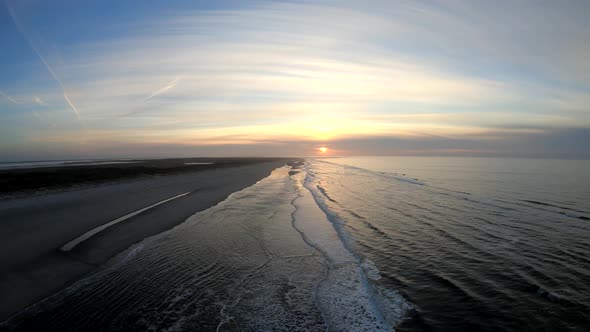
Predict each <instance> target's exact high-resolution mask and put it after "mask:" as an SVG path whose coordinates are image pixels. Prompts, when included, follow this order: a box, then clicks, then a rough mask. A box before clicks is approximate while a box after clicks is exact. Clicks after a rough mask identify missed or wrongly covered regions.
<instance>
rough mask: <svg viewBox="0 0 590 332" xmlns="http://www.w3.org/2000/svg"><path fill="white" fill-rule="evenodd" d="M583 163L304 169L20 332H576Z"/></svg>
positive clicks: (34, 312) (63, 300)
mask: <svg viewBox="0 0 590 332" xmlns="http://www.w3.org/2000/svg"><path fill="white" fill-rule="evenodd" d="M588 169H590V165H589V163H588V161H554V160H525V159H476V158H473V159H472V158H400V157H388V158H382V157H362V158H360V157H359V158H339V159H308V160H307V161H306V163H305V164H304V165H302V166H300V167H296V168H294V169H292V168H290V167H288V166H285V167H283V168H279V169H277V170H275V171H274V172H273V173H272V174H271V176H269V177H267V178H265V179H263V180H261V181H260V182H258V183H257V184H255V185H254V186H252V187H249V188H246V189H244V190H242V191H239V192H236V193H234V194H232V195H230V196H229V197H228V198H227V199H226V200H225V201H223V202H221V203H220V204H218V205H216V206H214V207H212V208H210V209H207V210H205V211H202V212H199V213H196V214H195V215H193V216H192V217H191V218H189V219H188V220H187V221H186V222H185V223H183V224H181V225H179V226H177V227H176V228H174V229H172V230H170V231H168V232H165V233H162V234H160V235H157V236H154V237H151V238H148V239H146V240H144V241H142V242H141V243H139V244H137V245H135V246H133V247H132V248H130V249H129V250H127V251H125V252H123V253H121V254H120V255H119V256H118V257H116V258H114V259H113V260H111V261H110V262H109V263H108V264H107V265H106V266H103V267H101V268H99V271H98V272H97V273H95V274H94V275H92V276H91V277H88V278H86V279H84V280H82V281H80V282H78V283H76V284H74V285H72V286H71V287H69V288H67V289H65V290H63V291H62V292H60V293H58V294H56V295H54V296H52V297H50V298H48V299H46V300H45V301H42V302H41V303H39V304H37V305H35V306H32V307H30V308H29V309H27V310H26V311H24V312H22V313H21V314H19V315H17V316H15V317H13V318H12V319H11V320H9V321H8V322H6V323H5V325H4V326H3V327H4V328H7V329H16V330H19V329H20V330H26V329H31V328H33V329H35V328H36V329H39V328H42V329H43V330H47V329H53V330H65V329H67V330H72V329H79V330H88V329H94V330H96V329H103V330H157V331H162V330H170V331H172V330H219V331H224V330H242V331H244V330H245V331H265V330H285V331H287V330H310V331H325V330H332V331H343V330H349V331H358V330H366V331H378V330H391V329H396V330H402V331H414V330H417V331H419V330H435V331H436V330H440V331H444V330H465V331H467V330H471V331H477V330H482V331H485V330H489V331H492V330H493V331H502V330H507V331H519V330H547V331H550V330H551V331H553V330H572V331H575V330H580V331H581V330H584V329H586V328H588V327H589V326H590V314H589V312H590V292H589V290H588V287H587V284H588V283H587V280H590V259H589V258H588V257H589V256H588V254H589V253H590V246H589V241H588V239H589V238H590V224H589V222H590V221H589V218H590V213H589V211H590V207H589V206H588V202H589V201H590V200H589V199H588V198H590V181H589V176H588V172H587V170H588Z"/></svg>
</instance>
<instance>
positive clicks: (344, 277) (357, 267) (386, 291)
mask: <svg viewBox="0 0 590 332" xmlns="http://www.w3.org/2000/svg"><path fill="white" fill-rule="evenodd" d="M310 168H311V167H310V165H309V164H306V166H305V168H304V170H305V175H304V176H305V177H304V178H303V179H302V186H303V189H306V190H307V191H308V192H309V193H310V194H311V197H310V198H311V199H312V200H313V202H315V205H316V206H317V207H318V208H319V209H320V211H322V212H323V214H324V216H325V217H326V218H327V221H329V223H330V224H331V225H332V227H333V228H334V230H335V231H336V233H337V235H338V239H339V240H338V241H339V242H340V243H341V245H342V246H343V247H342V248H343V249H345V250H346V252H347V253H348V254H347V255H346V256H347V259H348V260H350V262H349V263H348V264H344V265H342V264H336V265H335V267H333V271H332V272H333V273H332V275H331V276H330V278H332V279H329V278H328V281H329V282H330V285H329V286H326V287H327V288H328V289H331V288H332V287H334V286H335V285H341V286H340V287H344V288H352V289H357V291H355V292H354V293H356V296H353V297H351V298H350V299H348V300H345V302H346V301H351V300H352V301H354V302H353V304H354V305H352V306H350V308H349V309H350V310H354V311H353V313H354V315H353V316H358V315H359V314H362V312H364V311H361V310H358V309H356V310H355V306H357V308H358V303H359V301H360V299H363V300H365V301H368V303H367V304H366V306H369V307H373V308H374V309H373V310H374V312H373V315H375V318H378V317H380V318H381V319H382V320H383V323H387V324H383V325H382V324H378V325H374V326H373V327H372V328H369V330H381V329H385V330H388V329H390V328H391V327H393V326H396V325H398V324H400V323H401V322H402V321H403V320H404V319H405V318H406V317H407V314H408V313H409V312H410V311H411V310H413V309H414V306H413V305H412V304H410V303H409V302H407V301H406V300H405V299H404V298H403V296H401V294H400V293H399V292H397V291H396V290H393V289H391V288H386V287H383V286H381V285H379V284H378V283H377V282H376V281H378V280H379V279H381V276H380V272H379V270H378V269H377V267H376V266H375V265H374V264H373V263H372V262H371V261H369V260H367V259H365V258H364V257H361V256H359V255H358V253H356V252H355V251H354V250H353V249H352V243H354V241H355V239H354V238H352V237H351V235H350V234H348V233H347V231H346V229H345V228H344V225H345V223H346V222H345V220H343V219H342V218H341V217H340V216H339V215H338V213H336V212H334V211H332V210H330V208H329V206H328V204H327V203H326V201H325V200H327V201H329V202H332V203H334V202H335V201H334V200H333V199H330V196H329V195H328V194H327V192H326V190H321V189H324V188H322V187H321V186H319V185H317V184H316V178H315V177H314V176H313V175H311V174H312V173H311V172H308V170H309V169H310ZM320 188H321V189H320ZM348 212H350V213H351V214H353V215H356V216H357V217H358V218H359V219H360V220H364V218H363V217H361V216H360V215H358V214H356V213H354V212H351V211H348ZM365 222H366V221H365ZM375 230H376V231H379V229H378V228H375ZM332 241H333V240H332ZM335 262H338V261H337V260H336V261H335ZM355 275H356V276H357V277H356V279H360V283H358V284H351V283H350V282H351V280H355ZM359 277H360V278H359ZM359 287H360V288H359ZM330 293H331V294H332V295H331V296H329V297H328V299H329V301H338V302H341V301H342V299H341V298H339V296H338V295H337V294H342V291H338V290H337V289H331V291H330ZM360 294H366V295H365V296H364V297H363V296H361V297H358V295H360ZM332 314H336V313H334V312H332ZM343 319H344V320H343ZM337 321H338V322H339V324H341V325H339V326H337V327H335V330H350V329H351V326H353V325H349V324H351V322H348V321H347V320H346V318H345V317H342V318H339V319H338V320H337ZM343 322H346V324H342V323H343ZM387 325H389V327H387ZM338 327H339V328H338ZM357 327H358V328H353V329H354V330H357V329H361V328H364V329H366V328H367V327H368V326H366V325H365V326H357Z"/></svg>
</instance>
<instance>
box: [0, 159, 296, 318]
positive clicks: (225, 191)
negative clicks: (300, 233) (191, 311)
mask: <svg viewBox="0 0 590 332" xmlns="http://www.w3.org/2000/svg"><path fill="white" fill-rule="evenodd" d="M292 161H293V159H280V158H274V159H264V158H250V159H246V158H242V159H239V158H233V159H230V158H226V159H223V158H221V159H220V158H218V159H214V158H209V159H207V160H202V159H174V160H154V161H137V162H134V163H120V164H100V165H85V166H81V165H75V166H67V167H55V166H53V165H52V166H50V167H39V168H34V169H30V168H29V169H13V170H3V171H2V172H0V173H1V174H0V179H2V180H3V182H4V183H5V184H6V183H14V188H15V189H19V190H13V191H9V190H8V188H9V186H3V187H2V188H3V190H2V191H3V192H2V194H3V198H4V199H2V200H0V220H1V221H2V222H1V223H0V241H1V242H2V243H3V250H2V252H1V253H0V269H1V271H2V273H0V293H2V302H1V304H0V321H3V320H5V319H7V318H9V317H10V316H11V315H13V314H15V313H17V312H19V311H21V310H23V309H24V308H26V307H27V306H29V305H31V304H33V303H36V302H38V301H40V300H42V299H43V298H45V297H47V296H50V295H51V294H53V293H55V292H57V291H59V290H61V289H63V288H64V287H66V286H68V285H70V284H72V283H73V282H75V281H76V280H79V279H80V278H82V277H84V276H86V275H88V274H91V273H92V271H94V270H95V269H96V268H97V267H98V266H100V265H101V264H104V263H105V262H106V261H108V260H109V259H110V258H111V257H113V256H114V255H116V254H117V253H119V252H121V251H123V250H125V249H127V248H128V247H130V246H131V245H132V244H134V243H137V242H140V241H141V240H143V239H144V238H146V237H149V236H152V235H154V234H158V233H161V232H163V231H165V230H168V229H170V228H172V227H174V226H176V225H178V224H179V223H182V222H183V221H185V220H186V219H187V218H188V217H189V216H191V215H193V214H194V213H196V212H198V211H201V210H205V209H207V208H209V207H211V206H213V205H215V204H217V203H219V202H221V201H223V200H224V199H225V198H226V197H227V196H228V195H230V194H231V193H233V192H236V191H239V190H241V189H244V188H246V187H248V186H251V185H253V184H254V183H256V182H257V181H259V180H261V179H263V178H265V177H266V176H268V175H269V174H270V173H271V172H272V170H273V169H276V168H277V167H281V166H283V165H285V164H286V163H288V162H292ZM186 163H189V165H185V164H186ZM68 175H69V176H68ZM18 179H20V180H21V183H25V182H26V183H27V185H23V186H21V188H16V187H17V185H18V182H17V180H18ZM59 179H66V180H63V181H61V182H59V181H58V180H59ZM179 195H181V196H179ZM171 198H174V199H171ZM146 207H150V208H149V209H147V210H144V211H142V209H145V208H146ZM138 211H139V213H137V212H138ZM134 212H135V213H137V214H136V215H132V216H131V217H128V218H127V219H125V220H121V221H120V222H116V223H114V224H113V225H111V226H110V227H107V228H105V229H102V230H100V231H98V232H97V233H95V234H93V235H92V236H90V237H88V238H87V239H84V240H83V241H81V242H80V243H77V244H76V245H75V246H74V247H73V248H70V250H69V251H68V250H63V246H64V245H66V244H67V243H69V242H70V241H72V240H74V239H76V238H78V237H79V236H81V235H83V234H85V233H86V232H89V231H92V230H93V229H97V227H101V226H103V225H105V224H107V223H109V222H112V221H115V220H117V218H121V217H122V216H127V215H129V214H132V213H134Z"/></svg>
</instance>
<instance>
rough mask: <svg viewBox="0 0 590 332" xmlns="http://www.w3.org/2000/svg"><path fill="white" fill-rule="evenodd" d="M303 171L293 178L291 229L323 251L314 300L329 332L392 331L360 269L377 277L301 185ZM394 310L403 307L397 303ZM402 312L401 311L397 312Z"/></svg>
mask: <svg viewBox="0 0 590 332" xmlns="http://www.w3.org/2000/svg"><path fill="white" fill-rule="evenodd" d="M305 176H306V173H305V172H301V173H299V174H296V175H294V176H293V178H294V179H295V181H296V182H297V185H298V188H299V194H300V196H299V197H298V198H297V199H295V200H294V201H293V205H294V206H295V207H296V211H295V212H294V214H293V217H294V226H295V227H296V228H297V229H298V230H300V231H301V232H302V233H303V235H304V238H305V240H306V242H308V243H309V244H310V245H312V246H314V247H315V248H317V249H318V250H319V251H320V252H322V253H323V254H324V255H325V257H326V258H327V260H328V262H329V269H328V272H327V275H326V277H325V278H324V279H323V280H322V281H321V282H320V283H319V284H318V287H317V300H318V304H319V306H320V309H321V311H322V313H323V315H324V318H325V319H326V321H327V322H326V323H327V325H328V329H329V330H335V331H391V330H392V328H393V326H392V324H390V323H389V321H388V320H387V319H384V317H383V315H382V314H381V312H380V310H379V308H378V303H376V302H375V300H374V298H373V291H372V290H371V288H370V286H369V284H368V281H367V279H366V276H365V274H364V272H363V270H367V271H370V273H369V275H370V277H371V279H373V278H375V279H378V278H379V273H378V272H377V271H378V270H376V268H375V267H374V266H372V267H369V265H368V264H369V262H367V263H365V264H364V267H365V268H363V267H362V266H361V264H360V263H359V261H358V259H357V258H356V257H355V256H354V255H353V254H352V253H351V252H350V251H349V250H348V249H347V248H346V247H345V245H344V243H343V242H342V240H341V237H340V236H339V234H338V232H337V230H336V229H335V228H334V226H333V224H332V223H331V222H330V221H329V220H328V219H327V217H326V214H325V213H324V212H323V211H322V210H321V209H320V207H319V206H318V205H317V204H316V202H315V200H314V197H313V196H312V193H311V192H310V191H309V190H308V189H307V188H306V187H305V186H304V185H303V181H304V178H305ZM396 307H399V308H402V307H403V306H400V305H399V304H396ZM400 311H401V309H400Z"/></svg>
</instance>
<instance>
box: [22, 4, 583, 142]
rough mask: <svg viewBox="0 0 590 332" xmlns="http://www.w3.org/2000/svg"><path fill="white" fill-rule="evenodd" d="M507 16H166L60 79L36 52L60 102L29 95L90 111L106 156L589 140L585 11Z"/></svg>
mask: <svg viewBox="0 0 590 332" xmlns="http://www.w3.org/2000/svg"><path fill="white" fill-rule="evenodd" d="M511 6H513V7H514V8H512V9H507V7H508V6H496V5H493V4H490V3H488V2H476V1H474V2H469V3H465V2H454V1H448V2H440V3H438V2H404V1H401V2H390V1H368V2H367V3H364V2H363V4H360V3H359V2H356V1H338V2H334V1H320V2H298V3H283V2H266V1H265V2H250V3H248V5H247V6H241V7H239V8H225V9H216V10H207V11H190V10H186V11H182V12H181V13H170V12H166V11H163V12H162V13H161V15H160V16H159V17H158V18H152V17H143V18H142V17H138V19H137V20H136V21H134V22H133V24H131V23H127V24H128V25H125V24H124V23H121V25H122V27H123V28H122V29H120V31H124V33H119V34H117V35H116V36H109V38H96V39H81V40H79V41H77V42H76V43H74V44H71V45H65V46H67V50H68V53H67V54H68V56H67V61H64V62H63V64H61V65H60V66H59V67H58V69H59V73H60V76H59V77H58V75H56V73H55V71H54V68H53V66H50V65H49V63H48V62H47V61H46V60H45V58H44V57H43V56H42V54H41V53H40V52H39V51H38V50H37V49H36V48H35V46H33V43H31V44H32V46H33V49H34V51H35V52H36V53H37V55H38V56H39V58H40V59H41V61H42V62H43V64H44V65H45V67H46V68H47V71H48V72H49V73H50V74H51V76H52V77H53V78H54V80H55V81H56V82H57V83H58V85H59V87H60V89H61V91H60V93H59V94H56V93H55V92H54V91H52V89H50V87H48V86H39V87H33V88H31V91H27V93H28V96H31V95H41V96H44V98H45V99H46V100H48V101H50V104H51V105H52V106H53V105H54V103H53V102H52V101H53V100H56V98H57V97H59V98H61V99H63V100H64V101H65V102H66V104H67V106H68V107H69V108H70V109H71V110H73V111H74V112H75V113H76V114H77V115H79V112H78V107H79V108H80V109H83V110H84V120H85V122H87V125H88V129H87V130H85V131H84V137H85V139H86V140H87V141H88V142H90V143H92V144H95V147H96V148H98V146H100V145H101V144H104V146H105V147H106V146H112V144H111V143H112V142H113V140H116V141H117V142H120V143H121V144H123V143H124V144H129V145H130V146H136V147H138V146H147V145H150V144H151V145H153V146H168V147H170V146H184V147H186V146H190V147H192V149H193V150H194V151H210V150H208V149H209V148H208V147H211V146H217V147H220V148H223V147H229V146H231V149H230V148H228V150H227V151H228V153H229V152H230V151H234V150H232V149H234V148H235V147H236V146H240V145H242V146H244V147H246V146H250V145H255V144H260V145H261V150H260V153H263V152H264V151H271V150H272V151H275V150H273V149H275V146H274V145H272V143H273V142H290V143H289V144H293V145H294V146H295V145H297V144H295V142H297V141H300V142H302V143H301V144H303V145H305V146H307V145H312V146H316V147H317V143H320V142H333V143H335V144H336V143H337V142H340V143H338V144H344V143H346V142H348V143H350V144H353V145H354V144H357V143H358V144H360V145H358V146H359V147H360V146H362V144H361V143H360V142H366V144H365V145H364V146H365V149H366V151H373V153H385V152H384V151H388V152H387V153H406V152H403V151H401V150H399V151H398V150H396V149H391V148H389V147H388V146H386V145H385V143H383V144H378V142H380V141H379V140H375V137H382V138H383V141H384V142H385V141H387V140H385V138H386V137H389V138H390V139H391V140H389V141H387V142H389V143H391V144H393V145H395V144H397V142H404V144H406V142H410V141H412V140H414V141H415V142H421V144H423V145H421V146H420V149H413V150H412V149H410V148H408V149H406V150H404V151H410V150H412V151H418V150H420V151H421V152H416V153H427V151H431V152H432V151H438V152H437V153H440V151H442V150H443V147H441V146H439V145H438V143H436V140H439V141H440V142H455V141H456V140H458V141H460V142H463V143H461V144H462V145H464V146H458V147H454V146H452V145H448V146H445V147H444V149H446V151H447V152H448V153H451V152H452V151H455V153H459V152H461V153H467V152H466V151H471V152H472V153H476V152H475V151H476V150H477V151H479V152H477V153H483V152H482V151H493V150H494V144H498V151H500V150H502V149H504V150H502V151H505V152H506V153H508V150H507V148H501V146H502V144H503V143H502V142H504V141H509V140H511V139H512V140H514V142H517V141H518V140H519V139H520V138H521V137H537V136H534V135H542V134H543V133H554V132H556V131H571V132H572V133H573V132H576V131H578V130H583V129H585V128H589V127H590V112H588V111H589V109H588V106H587V105H588V101H589V100H590V91H588V85H587V84H586V83H587V80H586V77H590V75H589V76H586V75H585V70H586V68H588V60H587V59H588V58H587V57H585V56H584V55H585V54H586V53H587V52H588V51H589V50H590V47H588V46H587V45H589V44H588V43H586V42H584V41H585V40H590V39H589V38H590V33H589V31H590V29H588V23H586V22H585V20H584V19H583V18H584V17H583V16H584V15H582V14H581V13H583V11H582V9H583V8H576V6H582V7H583V6H585V5H583V4H573V3H568V4H566V5H559V6H557V5H553V4H545V5H538V4H536V3H534V2H527V1H524V2H519V3H518V4H511ZM554 7H555V8H554ZM293 13H297V15H294V14H293ZM171 14H174V15H171ZM13 18H14V15H13ZM15 21H17V20H16V19H15ZM17 25H18V23H17ZM21 30H22V28H21ZM23 34H24V33H23ZM29 40H30V38H29ZM589 54H590V53H589ZM576 69H578V70H579V72H578V71H577V70H576ZM61 77H63V78H67V82H68V87H70V89H68V90H67V93H66V89H65V87H64V85H63V84H62V81H61V80H60V78H61ZM172 77H175V78H174V79H173V80H172V81H170V79H171V78H172ZM181 81H182V84H180V82H181ZM165 82H168V83H165ZM164 83H165V84H164ZM163 84H164V85H163ZM27 93H25V92H22V93H20V94H19V96H20V95H27ZM46 96H47V97H46ZM146 96H147V97H146ZM164 96H165V98H164ZM158 97H160V98H158ZM29 100H30V99H29ZM35 100H36V99H35ZM72 100H75V101H76V103H75V104H74V103H73V102H72ZM37 103H38V102H37ZM38 104H39V103H38ZM81 135H82V131H81V130H80V128H73V127H72V126H67V128H64V129H62V131H60V132H58V133H55V132H53V133H46V132H41V133H39V134H35V135H33V134H31V136H34V137H35V138H36V140H37V142H40V141H43V140H46V141H48V142H54V143H55V144H58V143H59V144H63V145H64V146H65V145H67V144H70V143H72V142H75V141H76V140H77V139H78V138H79V137H80V136H81ZM520 135H522V136H520ZM538 137H541V136H538ZM427 138H428V139H427ZM500 138H502V139H500ZM312 142H313V144H312ZM354 142H357V143H354ZM367 142H374V144H375V145H374V146H371V145H369V143H367ZM466 142H478V143H477V144H476V143H466ZM483 142H486V143H485V144H484V143H483ZM562 142H563V141H562ZM72 144H73V143H72ZM281 144H282V143H281ZM306 144H307V145H306ZM400 144H401V143H400ZM407 144H409V143H407ZM428 144H430V149H429V148H428V146H427V145H428ZM449 144H450V143H449ZM470 144H474V145H473V147H472V146H471V145H470ZM303 145H302V146H303ZM402 145H403V144H402ZM197 146H198V147H202V150H198V149H197V148H196V147H197ZM515 146H518V144H515ZM271 147H272V148H271ZM373 147H378V148H379V149H381V150H379V149H376V148H373ZM522 148H523V149H525V150H526V146H524V145H522ZM195 149H196V150H195ZM265 149H270V150H265ZM302 149H303V148H302ZM338 150H340V151H356V152H355V153H360V152H359V151H361V150H360V149H349V150H347V149H346V147H345V146H343V145H341V146H340V147H339V149H338ZM302 151H307V150H305V149H303V150H302ZM380 151H381V152H380ZM396 151H397V152H396ZM582 152H583V151H582ZM433 153H434V152H433ZM510 153H512V152H510Z"/></svg>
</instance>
